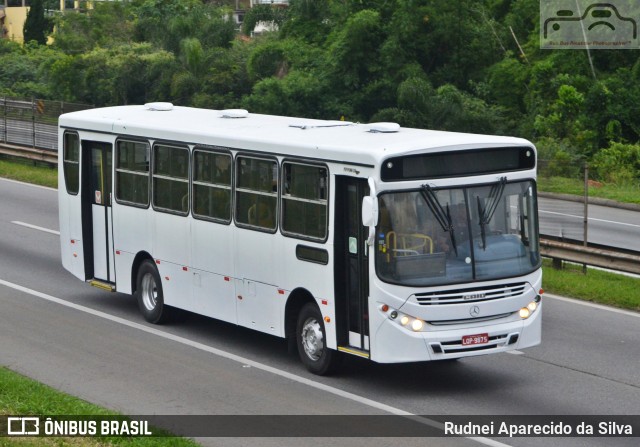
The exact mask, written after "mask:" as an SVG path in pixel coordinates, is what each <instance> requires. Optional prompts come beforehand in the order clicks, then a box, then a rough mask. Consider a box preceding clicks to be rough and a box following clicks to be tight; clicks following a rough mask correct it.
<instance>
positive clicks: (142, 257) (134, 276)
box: [131, 251, 153, 295]
mask: <svg viewBox="0 0 640 447" xmlns="http://www.w3.org/2000/svg"><path fill="white" fill-rule="evenodd" d="M147 260H148V261H151V262H153V258H152V257H151V255H150V254H149V253H147V252H146V251H141V252H138V254H137V255H136V257H135V258H134V259H133V264H131V294H132V295H134V294H135V293H136V289H137V287H138V270H139V269H140V266H141V265H142V263H143V262H144V261H147Z"/></svg>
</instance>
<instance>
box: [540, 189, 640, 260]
mask: <svg viewBox="0 0 640 447" xmlns="http://www.w3.org/2000/svg"><path fill="white" fill-rule="evenodd" d="M538 212H539V216H540V233H541V234H543V235H548V236H556V237H564V238H567V239H575V240H580V241H582V240H583V239H584V237H583V236H584V205H583V204H581V203H578V202H569V201H566V200H557V199H549V198H542V197H540V198H539V199H538ZM587 241H588V242H589V243H593V244H601V245H607V246H611V247H619V248H626V249H628V250H634V251H637V252H640V212H637V211H630V210H624V209H619V208H611V207H608V206H599V205H589V210H588V230H587Z"/></svg>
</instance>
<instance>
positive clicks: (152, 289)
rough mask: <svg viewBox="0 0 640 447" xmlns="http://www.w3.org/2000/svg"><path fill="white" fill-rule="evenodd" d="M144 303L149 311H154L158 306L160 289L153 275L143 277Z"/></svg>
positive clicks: (148, 274) (147, 274)
mask: <svg viewBox="0 0 640 447" xmlns="http://www.w3.org/2000/svg"><path fill="white" fill-rule="evenodd" d="M142 303H143V304H144V307H145V308H146V309H147V310H154V309H155V308H156V305H157V304H158V288H157V287H156V280H155V279H154V278H153V275H152V274H151V273H146V274H145V275H144V276H143V277H142Z"/></svg>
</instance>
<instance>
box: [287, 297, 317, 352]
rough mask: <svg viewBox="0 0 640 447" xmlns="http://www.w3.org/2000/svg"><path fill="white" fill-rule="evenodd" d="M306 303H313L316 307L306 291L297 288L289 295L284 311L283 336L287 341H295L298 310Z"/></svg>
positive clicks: (314, 301)
mask: <svg viewBox="0 0 640 447" xmlns="http://www.w3.org/2000/svg"><path fill="white" fill-rule="evenodd" d="M307 303H314V304H316V306H317V305H318V303H317V302H316V300H315V299H314V298H313V295H312V294H311V292H309V291H308V290H307V289H305V288H302V287H299V288H297V289H294V290H293V291H292V292H291V293H290V294H289V298H288V299H287V304H286V305H285V310H284V336H285V337H286V338H287V339H289V340H295V338H296V326H297V324H298V315H299V314H300V310H301V309H302V308H303V307H304V305H305V304H307ZM318 309H319V308H318Z"/></svg>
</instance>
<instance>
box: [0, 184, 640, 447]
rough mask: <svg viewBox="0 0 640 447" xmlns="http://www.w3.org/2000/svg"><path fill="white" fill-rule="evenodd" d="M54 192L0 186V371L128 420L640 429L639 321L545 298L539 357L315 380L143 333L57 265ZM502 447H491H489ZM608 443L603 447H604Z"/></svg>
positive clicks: (267, 346) (123, 307)
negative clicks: (208, 417) (398, 420)
mask: <svg viewBox="0 0 640 447" xmlns="http://www.w3.org/2000/svg"><path fill="white" fill-rule="evenodd" d="M15 222H19V223H26V224H29V225H32V226H36V227H40V228H42V229H48V230H53V231H54V232H55V230H57V229H58V225H57V204H56V193H55V191H52V190H48V189H42V188H37V187H34V186H30V185H23V184H18V183H13V182H9V181H6V180H1V179H0V341H1V342H0V364H2V365H4V366H7V367H9V368H11V369H13V370H16V371H18V372H20V373H23V374H26V375H27V376H30V377H33V378H35V379H37V380H39V381H41V382H44V383H46V384H48V385H51V386H53V387H55V388H57V389H60V390H63V391H65V392H68V393H71V394H73V395H76V396H79V397H81V398H83V399H86V400H88V401H91V402H94V403H97V404H100V405H103V406H106V407H109V408H112V409H115V410H118V411H121V412H123V413H126V414H230V415H259V414H312V415H313V414H316V415H317V414H330V415H349V414H388V413H392V414H405V413H409V414H419V415H504V414H528V415H607V414H621V415H640V374H639V373H638V367H639V366H640V363H639V361H638V359H640V330H639V329H640V314H635V313H630V312H620V311H612V310H608V309H605V308H602V307H598V306H587V305H584V304H580V303H576V302H574V301H571V300H568V301H567V300H563V299H559V298H553V297H545V298H543V302H544V305H543V312H544V316H543V343H542V345H541V346H539V347H536V348H531V349H528V350H526V351H524V352H523V353H520V354H515V355H514V354H499V355H494V356H487V357H478V358H473V359H465V360H462V361H458V362H455V363H453V364H451V363H449V364H409V365H378V364H373V363H369V362H366V361H363V360H360V359H357V358H353V357H350V358H347V360H346V362H345V365H344V369H343V371H342V373H341V374H340V375H339V376H338V377H329V378H326V377H316V376H313V375H311V374H309V373H307V372H306V370H305V369H304V368H303V367H302V365H301V364H300V363H299V361H298V359H297V358H296V357H294V356H291V355H289V354H288V353H287V347H286V343H285V342H284V341H283V340H281V339H278V338H275V337H271V336H268V335H264V334H260V333H257V332H253V331H251V330H248V329H243V328H238V327H235V326H233V325H230V324H226V323H221V322H217V321H215V320H212V319H208V318H203V317H199V316H196V315H192V314H186V315H185V316H184V317H183V318H182V319H180V320H179V321H177V322H175V323H173V324H170V325H165V326H153V325H149V324H147V323H145V322H144V321H143V319H142V318H141V317H140V315H139V314H138V311H137V306H136V303H135V301H134V300H133V299H132V298H131V297H128V296H126V295H122V294H110V293H108V292H104V291H101V290H98V289H94V288H92V287H90V286H88V285H86V284H84V283H82V282H80V281H78V280H76V279H75V278H73V277H72V276H71V275H70V274H69V273H67V272H66V271H65V270H64V269H63V268H62V266H61V265H60V261H59V240H58V237H57V235H56V234H55V233H51V232H47V231H43V230H42V229H35V228H33V227H25V226H23V225H21V224H17V223H15ZM199 441H200V442H202V443H203V444H206V445H225V446H226V445H232V446H235V445H238V446H240V445H258V446H271V445H273V446H278V445H305V446H306V445H318V446H324V445H354V446H355V445H363V446H364V445H366V446H374V445H381V446H382V445H389V444H391V443H392V444H393V445H397V446H404V445H416V446H425V445H429V446H473V445H479V443H480V444H488V445H511V446H546V445H560V446H600V445H605V444H606V445H616V446H617V445H620V446H623V445H625V446H626V445H629V446H632V445H633V446H636V445H637V442H638V440H637V438H635V439H630V438H615V439H606V440H604V439H602V438H555V439H552V440H551V439H545V438H513V439H509V438H495V439H485V438H481V439H477V440H470V439H458V438H426V439H414V438H393V439H391V438H377V439H367V438H337V439H331V440H328V439H324V438H313V439H296V438H285V439H282V438H260V439H255V438H235V439H231V438H224V439H216V438H208V439H199ZM495 441H497V443H496V442H495ZM603 441H604V442H603Z"/></svg>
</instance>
